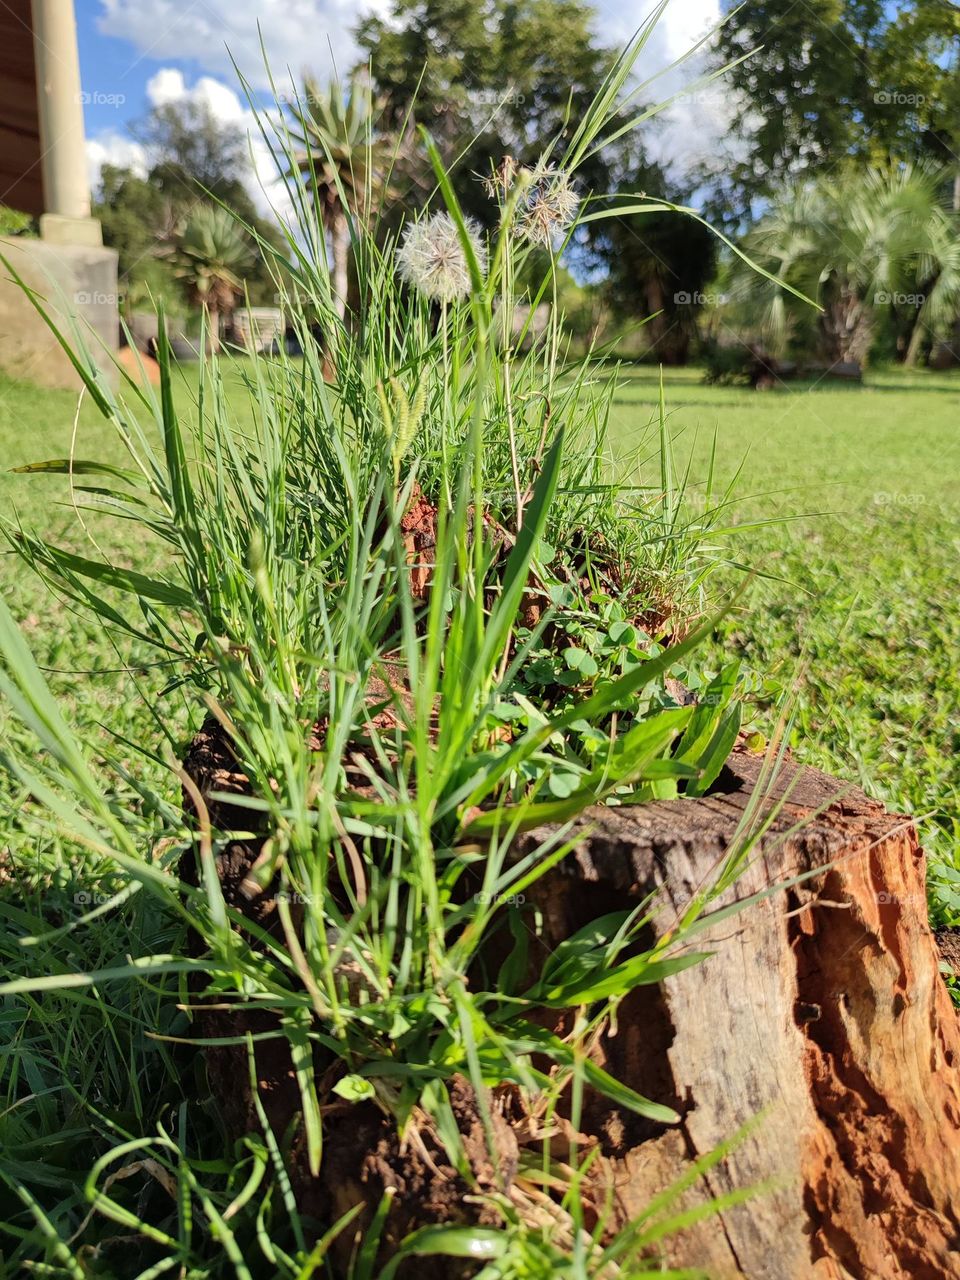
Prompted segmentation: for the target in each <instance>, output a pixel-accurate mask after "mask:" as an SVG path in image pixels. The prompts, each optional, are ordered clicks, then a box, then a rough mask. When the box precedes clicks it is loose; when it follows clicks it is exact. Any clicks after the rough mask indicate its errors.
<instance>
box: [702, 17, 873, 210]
mask: <svg viewBox="0 0 960 1280" xmlns="http://www.w3.org/2000/svg"><path fill="white" fill-rule="evenodd" d="M728 8H730V9H733V12H732V13H731V14H729V15H728V17H727V20H726V22H725V23H724V25H723V27H721V29H720V32H719V34H718V39H717V48H716V54H715V61H716V64H717V65H718V66H726V65H728V64H730V63H734V62H737V61H738V60H739V59H746V61H740V62H739V65H737V66H735V67H733V68H732V69H731V70H730V71H729V72H727V77H726V80H725V81H724V83H725V85H727V86H729V89H730V90H731V92H732V94H733V95H734V100H735V102H736V110H735V112H734V116H733V120H732V124H731V130H732V132H733V133H734V134H736V135H737V137H738V138H740V139H742V140H745V141H746V144H747V150H746V154H745V155H744V156H743V158H742V159H741V160H740V162H739V163H737V164H736V166H735V168H734V170H733V172H730V173H729V174H727V175H725V177H726V181H725V183H724V186H725V190H726V191H727V192H728V193H732V195H733V200H734V201H735V202H736V203H737V205H738V207H737V209H736V212H738V213H740V214H744V213H749V209H750V202H751V201H752V200H753V199H755V198H757V197H763V196H765V195H767V194H769V193H770V192H771V191H772V190H773V189H775V187H776V186H777V184H778V183H781V182H782V181H783V179H784V177H785V175H787V174H791V173H792V174H796V173H803V172H807V171H813V172H817V171H819V170H821V169H823V168H825V167H828V166H829V165H831V164H834V163H836V162H837V160H839V159H841V158H843V157H845V156H847V155H848V154H850V152H851V150H853V149H854V148H855V144H856V137H857V123H856V122H857V120H858V118H859V117H860V116H861V115H862V113H863V110H864V106H865V102H864V98H865V93H866V89H867V88H868V87H869V85H868V82H869V76H868V75H865V73H864V68H863V65H862V50H861V48H860V46H859V45H858V42H857V38H856V36H855V34H854V33H853V31H852V30H851V29H850V26H849V25H848V23H847V22H846V21H845V12H844V10H845V8H846V6H845V5H844V4H843V3H842V0H804V3H803V4H796V3H795V2H794V0H747V2H746V3H744V4H743V5H741V6H739V7H737V6H734V5H732V4H730V5H728ZM728 202H729V197H728Z"/></svg>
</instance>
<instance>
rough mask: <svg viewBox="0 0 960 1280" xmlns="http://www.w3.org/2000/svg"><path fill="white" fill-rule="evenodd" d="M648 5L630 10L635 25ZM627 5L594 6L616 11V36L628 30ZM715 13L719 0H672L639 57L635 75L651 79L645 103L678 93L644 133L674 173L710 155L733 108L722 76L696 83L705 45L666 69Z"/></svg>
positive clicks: (722, 139) (712, 24)
mask: <svg viewBox="0 0 960 1280" xmlns="http://www.w3.org/2000/svg"><path fill="white" fill-rule="evenodd" d="M653 7H654V6H653V5H652V4H645V5H644V6H643V7H642V9H641V10H640V12H639V13H638V12H637V10H636V9H633V8H630V9H629V12H630V17H631V21H632V22H633V24H634V28H635V26H636V25H639V23H640V22H641V21H642V20H643V18H644V17H646V16H647V15H648V14H649V13H650V11H651V10H652V8H653ZM627 10H628V6H627V5H621V4H619V3H618V2H617V0H613V3H611V2H610V0H607V3H606V4H601V6H600V10H599V11H600V12H601V13H606V12H610V13H611V14H612V15H615V14H619V15H620V19H621V22H622V23H623V25H621V26H619V27H617V26H616V20H615V19H614V26H615V29H616V33H617V36H618V37H619V38H620V39H621V40H627V39H629V38H630V36H631V35H632V34H633V30H630V29H628V28H627V25H626V23H625V20H626V17H627ZM720 18H721V11H720V3H719V0H672V3H671V4H669V5H668V6H667V9H666V12H665V13H664V15H663V17H662V18H661V20H660V22H659V23H658V24H657V27H656V28H655V29H654V32H653V34H652V36H651V37H650V39H649V41H648V42H647V44H646V46H645V48H644V49H643V52H642V53H641V55H640V58H639V60H638V64H637V73H638V76H639V77H640V79H641V80H644V81H647V80H650V81H651V83H650V84H649V85H648V87H647V88H646V89H645V90H644V94H643V97H644V100H645V101H646V102H647V103H648V104H652V103H656V102H663V101H666V100H667V99H668V98H672V97H674V96H675V95H679V97H678V98H677V100H676V101H675V102H673V103H671V105H670V106H669V107H667V108H666V110H665V111H664V112H662V113H661V114H660V116H659V117H658V120H659V125H658V127H656V128H654V129H653V130H651V132H650V137H649V149H650V152H651V153H652V155H653V157H654V158H655V159H658V160H660V162H661V163H663V164H664V165H665V166H666V167H667V168H668V169H671V170H673V171H675V172H680V173H682V172H684V171H689V169H690V168H691V167H693V166H694V165H698V164H700V163H704V162H709V161H711V160H713V159H715V158H716V156H717V154H718V153H719V152H721V151H722V150H724V147H725V143H726V141H727V139H728V136H729V131H730V121H731V119H732V117H733V113H734V108H735V103H734V100H733V98H732V95H731V93H730V90H729V89H728V88H727V87H726V86H725V84H724V81H723V80H722V79H721V80H714V81H712V82H711V83H710V84H701V85H699V86H698V85H697V83H696V82H697V80H698V79H699V78H700V77H702V76H703V74H704V72H705V70H706V65H707V54H708V52H709V47H710V46H709V44H708V45H705V46H704V47H703V48H702V49H700V50H699V51H698V52H697V53H695V54H694V55H693V56H692V57H691V58H689V59H688V60H687V61H686V62H684V63H683V64H682V65H681V66H679V67H673V68H672V69H668V68H671V65H672V64H673V63H674V62H676V61H677V60H678V59H680V58H682V57H683V56H684V54H686V53H688V52H689V51H690V50H691V49H693V47H694V46H695V45H697V44H699V43H700V42H701V41H702V40H703V39H704V37H705V36H707V35H709V33H710V32H712V31H713V30H714V29H715V28H716V27H717V25H718V24H719V22H720Z"/></svg>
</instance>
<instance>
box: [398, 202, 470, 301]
mask: <svg viewBox="0 0 960 1280" xmlns="http://www.w3.org/2000/svg"><path fill="white" fill-rule="evenodd" d="M467 235H468V236H469V238H470V243H471V245H472V247H473V252H474V253H475V255H476V258H477V261H478V262H479V264H480V270H481V272H484V271H486V266H487V253H486V249H485V248H484V246H483V243H482V241H481V239H480V235H479V231H478V229H477V226H476V224H475V223H473V222H472V221H468V222H467ZM397 271H398V272H399V274H400V278H401V279H402V280H405V281H406V283H407V284H409V285H412V286H413V287H414V288H415V289H419V291H420V292H421V293H422V294H424V295H425V296H426V297H428V298H434V299H435V300H436V301H437V302H454V301H455V300H456V299H457V298H465V297H467V296H468V294H469V293H470V267H469V266H468V264H467V255H466V254H465V253H464V251H463V245H462V244H461V243H460V235H459V232H458V231H457V224H456V223H455V222H454V220H453V218H451V216H450V214H449V213H435V214H433V215H432V216H431V217H429V218H424V219H423V220H422V221H420V222H415V223H413V224H412V225H411V226H409V227H407V229H406V231H405V233H404V236H403V242H402V244H401V245H400V248H399V249H398V250H397Z"/></svg>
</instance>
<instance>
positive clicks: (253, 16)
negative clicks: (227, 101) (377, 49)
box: [97, 0, 385, 88]
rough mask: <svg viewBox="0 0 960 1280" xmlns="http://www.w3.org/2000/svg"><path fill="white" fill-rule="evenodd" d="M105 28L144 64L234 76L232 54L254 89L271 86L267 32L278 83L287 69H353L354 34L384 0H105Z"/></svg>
mask: <svg viewBox="0 0 960 1280" xmlns="http://www.w3.org/2000/svg"><path fill="white" fill-rule="evenodd" d="M100 2H101V13H100V16H99V18H98V20H97V27H98V29H99V31H100V32H101V33H102V34H103V35H108V36H116V37H118V38H120V39H123V40H128V41H129V42H130V43H131V44H132V45H133V47H134V49H135V50H136V52H137V55H138V58H151V59H154V60H156V61H166V60H169V59H178V60H179V59H190V60H191V61H195V62H196V63H197V64H198V65H199V66H201V67H203V68H204V69H206V70H208V71H211V72H214V73H215V74H219V75H224V74H226V75H229V76H230V77H231V78H232V77H233V74H234V73H233V65H232V62H231V56H232V57H233V59H235V60H236V62H237V65H238V66H239V67H240V70H241V71H242V72H243V74H244V75H245V76H246V77H247V78H248V79H249V80H250V82H251V84H253V85H255V86H257V87H259V88H265V87H266V86H267V83H268V81H267V75H266V72H265V69H264V63H263V54H262V52H261V47H260V39H261V33H262V36H263V44H264V48H265V49H266V53H267V58H268V61H269V65H270V67H271V69H272V71H273V73H274V78H275V79H276V81H277V83H278V84H283V83H286V81H287V79H288V76H287V68H289V69H290V70H291V71H292V72H293V73H294V75H297V76H299V75H300V73H301V72H302V71H304V70H305V69H309V70H313V71H315V72H316V73H317V74H319V75H324V74H326V73H328V72H329V71H330V70H331V68H332V66H333V64H334V62H335V63H336V66H337V67H338V68H339V69H340V71H342V72H345V71H347V70H348V69H349V68H350V66H351V65H352V63H353V61H354V60H355V57H356V46H355V45H354V42H353V35H352V32H353V28H354V27H355V25H356V23H357V21H358V19H359V18H360V17H361V16H362V14H363V13H365V12H369V11H370V10H372V9H376V8H383V7H385V6H384V5H383V4H382V3H381V0H375V2H374V3H366V4H364V3H358V0H193V2H192V3H188V0H150V3H149V4H145V3H144V2H143V0H100Z"/></svg>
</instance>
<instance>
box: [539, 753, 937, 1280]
mask: <svg viewBox="0 0 960 1280" xmlns="http://www.w3.org/2000/svg"><path fill="white" fill-rule="evenodd" d="M759 771H760V764H759V761H758V760H757V759H756V758H755V757H751V756H750V755H748V754H746V753H742V752H737V753H735V754H734V756H733V757H732V758H731V761H730V764H729V765H728V767H727V770H726V773H725V778H724V780H723V781H724V783H725V793H724V794H716V795H713V796H710V797H708V798H707V799H704V800H700V801H696V802H690V801H679V802H669V803H657V804H652V805H648V806H644V807H641V808H622V809H616V808H606V809H598V810H594V811H592V812H591V813H590V814H589V815H587V820H586V821H584V822H582V823H581V824H580V826H581V830H582V835H581V836H580V838H579V840H578V843H577V847H576V849H575V851H574V853H573V854H572V855H571V856H570V857H569V858H567V859H566V860H565V861H564V862H562V863H561V864H560V865H559V866H558V867H557V868H556V869H555V871H553V872H552V873H551V874H550V876H549V877H548V878H547V879H546V880H544V881H541V882H540V883H539V884H538V885H536V886H535V887H534V888H533V889H532V890H531V891H529V893H528V899H530V900H532V901H534V902H535V903H536V905H538V906H539V907H540V908H541V909H542V911H543V913H544V917H545V921H546V928H547V933H548V938H547V942H548V945H550V944H552V943H555V942H557V941H559V940H560V939H561V938H564V937H567V936H569V935H570V934H571V933H572V932H573V931H574V930H575V929H577V928H580V927H581V926H582V925H584V924H585V923H587V922H588V921H589V920H590V919H591V918H593V917H595V916H597V915H599V914H600V913H601V911H604V910H611V909H615V908H616V907H622V906H623V905H624V904H627V903H629V902H630V901H632V900H640V899H641V898H644V897H646V896H647V895H648V894H650V893H651V892H655V893H656V894H657V896H658V901H659V902H660V904H661V906H660V909H659V910H658V912H657V915H656V919H655V921H654V925H653V929H654V933H655V934H656V935H662V934H663V933H664V932H665V931H666V930H668V929H669V928H670V927H671V925H672V924H673V923H674V921H675V920H676V917H677V916H678V915H679V914H680V913H681V912H682V911H683V910H684V908H685V907H686V906H687V905H688V903H689V902H690V901H691V899H692V898H693V897H694V895H696V894H697V892H698V891H699V890H700V889H701V888H702V886H703V884H704V883H705V881H707V880H708V879H709V878H710V876H711V873H713V872H714V870H715V868H716V866H717V865H718V863H719V860H720V859H721V858H722V857H723V855H724V854H725V853H726V852H727V851H728V849H730V848H731V847H732V846H734V845H735V844H736V843H737V841H738V840H740V839H741V838H742V835H743V831H742V826H743V822H744V815H745V813H746V811H747V808H748V800H749V797H750V795H751V792H752V790H753V788H754V787H755V784H756V782H757V778H758V774H759ZM773 790H774V795H771V796H770V797H769V798H768V801H765V804H766V808H767V810H768V811H769V810H770V805H771V803H772V802H773V799H774V796H775V795H777V794H779V795H780V796H784V795H786V797H787V798H786V801H785V803H784V805H783V808H782V811H781V812H780V813H779V814H778V816H777V817H776V819H775V821H774V822H773V823H772V825H771V827H770V829H769V830H768V831H767V832H766V833H765V834H764V835H763V838H762V839H760V840H759V841H758V843H757V844H756V845H755V846H754V847H753V849H752V850H751V852H750V854H749V857H748V860H747V865H746V867H745V870H744V871H743V874H742V875H741V876H740V878H739V879H738V880H737V882H736V884H735V885H734V886H733V888H732V889H731V890H729V891H728V892H727V893H725V895H724V896H723V897H722V898H720V899H719V900H717V901H716V902H714V903H712V904H711V906H710V909H709V910H710V912H711V913H717V912H718V911H719V910H720V909H721V908H723V907H724V906H726V905H729V904H730V903H734V902H749V900H750V899H751V898H754V897H755V895H758V894H762V893H763V892H764V891H765V890H768V889H769V888H770V887H771V886H774V885H783V884H784V882H786V881H790V880H791V879H793V878H795V877H798V876H804V875H805V874H806V873H808V872H811V871H814V870H816V869H818V868H819V869H820V870H818V871H817V874H815V875H814V876H812V877H810V878H808V879H805V880H803V881H802V882H800V883H795V884H793V885H792V886H791V887H789V888H785V889H780V890H779V891H777V892H776V893H775V894H773V895H772V896H768V897H762V898H760V899H758V900H756V901H753V902H752V903H749V905H745V906H744V907H743V908H742V909H741V910H740V911H739V912H738V913H736V914H733V915H727V916H726V917H725V918H723V919H718V920H717V921H716V922H715V923H712V924H710V925H709V927H708V928H707V929H706V931H705V933H703V934H701V935H700V936H699V937H698V938H697V940H696V945H697V947H698V949H699V948H701V946H702V949H704V950H709V951H713V952H714V954H713V955H712V957H711V958H710V959H708V960H706V961H705V962H704V963H703V964H701V965H699V966H697V967H695V968H692V969H687V970H685V971H683V972H682V973H678V974H676V975H674V976H673V977H671V978H669V979H667V980H666V981H665V982H664V983H663V984H662V986H661V987H660V988H659V989H651V988H640V989H639V990H638V991H636V992H634V993H633V994H632V995H631V996H630V997H629V998H628V999H627V1000H626V1001H624V1003H623V1004H622V1005H621V1008H620V1011H619V1016H618V1018H617V1029H616V1032H615V1034H613V1035H609V1036H608V1037H607V1038H606V1039H605V1041H604V1043H603V1046H602V1050H601V1052H602V1054H603V1056H604V1057H605V1058H606V1064H605V1065H606V1066H607V1067H608V1069H609V1070H611V1071H612V1072H613V1074H614V1075H616V1076H617V1077H618V1078H620V1079H622V1080H624V1081H625V1082H626V1083H627V1084H630V1085H633V1086H634V1087H635V1088H637V1089H639V1090H640V1091H641V1092H643V1093H646V1094H647V1096H649V1097H652V1098H654V1099H655V1100H657V1101H660V1102H664V1103H667V1104H670V1105H672V1106H674V1107H675V1108H676V1109H677V1110H678V1111H679V1112H680V1113H681V1116H682V1120H681V1124H680V1126H679V1127H678V1128H663V1129H660V1130H659V1131H651V1128H650V1126H649V1125H648V1124H647V1125H646V1130H647V1131H646V1132H644V1123H643V1122H641V1123H639V1124H637V1123H635V1117H624V1116H622V1115H616V1114H614V1112H613V1110H612V1109H611V1108H610V1107H606V1108H603V1107H600V1106H596V1105H595V1106H594V1108H593V1114H592V1115H591V1116H590V1117H589V1123H588V1124H585V1125H584V1128H585V1129H588V1130H592V1131H594V1132H597V1131H599V1132H601V1133H602V1134H603V1135H604V1136H603V1148H604V1154H605V1156H606V1157H607V1161H608V1162H609V1167H610V1169H611V1170H612V1172H613V1175H614V1181H615V1185H616V1188H617V1190H616V1200H615V1204H616V1213H617V1215H618V1216H619V1218H620V1219H621V1220H628V1219H630V1218H631V1217H633V1216H635V1214H636V1213H637V1212H638V1211H639V1210H641V1209H642V1208H643V1207H644V1206H645V1205H646V1204H648V1203H649V1201H650V1199H651V1198H652V1197H653V1196H654V1195H655V1194H656V1193H658V1192H660V1191H661V1190H663V1188H664V1187H665V1186H667V1185H668V1184H669V1183H671V1182H672V1181H673V1180H675V1179H677V1178H679V1177H680V1175H681V1174H682V1173H683V1172H684V1170H685V1169H689V1162H690V1160H691V1158H696V1157H698V1156H702V1155H705V1154H707V1153H708V1152H710V1151H711V1150H712V1149H713V1148H715V1147H716V1146H717V1145H718V1144H720V1143H721V1142H723V1141H724V1140H726V1139H729V1138H730V1137H731V1135H733V1134H734V1133H735V1132H736V1131H737V1130H738V1128H739V1127H740V1126H742V1125H744V1123H745V1122H747V1121H749V1120H750V1119H751V1118H752V1117H755V1116H761V1119H760V1121H759V1123H758V1126H757V1127H756V1128H755V1129H753V1130H752V1131H751V1132H750V1133H749V1135H748V1136H747V1137H746V1138H745V1139H744V1140H743V1141H742V1142H741V1143H740V1144H739V1145H738V1146H737V1147H736V1148H735V1149H734V1150H733V1151H732V1152H731V1153H730V1154H729V1155H728V1156H726V1157H725V1158H724V1159H723V1160H722V1161H721V1163H720V1164H719V1165H717V1166H716V1167H715V1168H713V1169H711V1170H710V1172H709V1175H708V1176H705V1177H704V1178H703V1179H702V1180H701V1184H700V1186H699V1187H698V1188H697V1189H696V1192H695V1193H694V1194H693V1195H692V1196H691V1195H690V1193H688V1195H687V1200H686V1201H685V1203H691V1202H693V1201H696V1200H697V1199H700V1200H704V1199H708V1198H713V1197H716V1196H720V1195H723V1194H725V1193H727V1192H730V1191H733V1190H735V1189H737V1188H746V1187H750V1186H757V1187H759V1186H761V1184H765V1185H766V1187H767V1189H766V1190H764V1191H762V1192H760V1193H758V1194H757V1196H756V1197H755V1198H751V1199H750V1200H749V1201H747V1202H746V1203H745V1204H741V1205H738V1206H736V1207H733V1208H728V1209H726V1210H724V1211H723V1212H721V1213H720V1214H719V1215H718V1216H716V1217H712V1218H708V1219H706V1220H704V1221H702V1222H701V1223H699V1224H698V1225H696V1226H694V1227H692V1228H691V1229H689V1230H687V1231H686V1232H685V1233H683V1234H682V1235H680V1236H678V1237H675V1238H674V1239H672V1240H670V1241H668V1242H667V1243H666V1260H667V1261H668V1263H669V1264H671V1265H673V1266H677V1267H682V1266H697V1267H703V1268H704V1269H705V1270H706V1271H707V1272H708V1274H709V1275H710V1276H711V1280H728V1278H729V1277H747V1278H748V1280H811V1277H812V1278H815V1280H841V1278H842V1280H848V1278H853V1280H888V1278H889V1280H900V1278H902V1277H906V1276H909V1277H911V1278H912V1280H935V1278H937V1280H939V1278H941V1277H960V1225H958V1223H960V1070H958V1069H960V1023H958V1019H957V1014H956V1012H955V1010H954V1008H953V1005H952V1002H951V999H950V995H949V992H948V991H947V989H946V986H945V984H944V982H943V980H942V978H941V975H940V973H939V971H938V968H939V966H938V953H937V948H936V943H935V941H934V938H933V935H932V933H931V931H930V928H929V926H928V923H927V908H926V894H925V890H924V882H925V863H924V855H923V852H922V850H921V849H920V848H919V845H918V843H917V836H916V832H915V830H914V827H913V825H912V823H911V822H910V820H909V819H905V818H900V817H895V816H892V815H890V814H887V813H886V812H885V811H884V809H883V808H882V806H881V805H879V804H877V803H875V802H873V801H871V800H868V799H867V797H866V796H865V795H864V794H863V793H862V792H861V791H859V790H856V789H855V788H845V787H844V786H843V784H841V783H838V782H837V781H835V780H834V779H831V778H828V777H826V776H825V775H824V774H822V773H818V772H817V771H815V770H812V769H797V768H795V767H793V766H791V765H787V766H785V768H784V769H783V771H782V772H781V774H780V776H779V778H778V780H777V784H776V787H775V788H774V789H773ZM544 834H545V833H544V832H535V833H533V834H532V835H530V836H527V837H525V838H524V847H526V848H529V847H530V843H531V842H532V841H538V840H542V839H543V838H544ZM604 1110H606V1114H600V1113H601V1112H603V1111H604Z"/></svg>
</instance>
